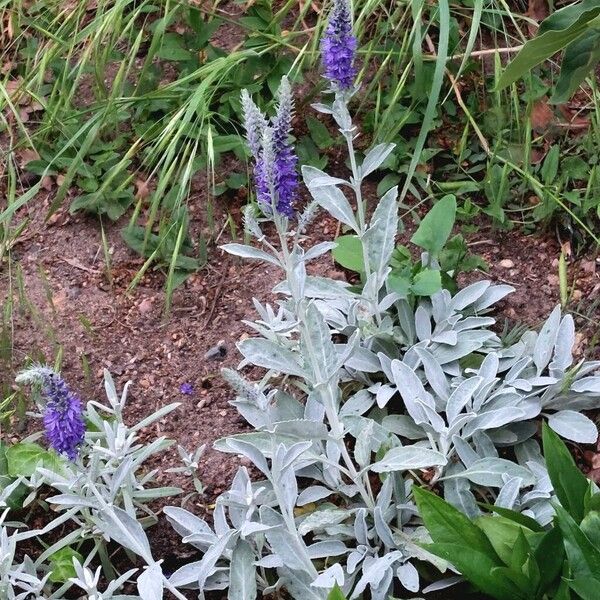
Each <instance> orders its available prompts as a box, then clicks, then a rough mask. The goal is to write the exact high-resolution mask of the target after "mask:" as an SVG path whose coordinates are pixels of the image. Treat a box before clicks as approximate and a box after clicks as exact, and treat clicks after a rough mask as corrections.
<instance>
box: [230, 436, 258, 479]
mask: <svg viewBox="0 0 600 600" xmlns="http://www.w3.org/2000/svg"><path fill="white" fill-rule="evenodd" d="M226 442H227V445H228V447H229V448H230V449H231V450H233V451H234V452H237V453H238V454H242V455H243V456H245V457H246V458H248V459H250V460H251V461H252V463H253V464H254V466H255V467H257V468H258V469H260V470H261V471H262V472H263V473H264V474H265V475H267V476H268V475H269V465H268V464H267V460H266V459H265V457H264V456H263V454H262V453H261V451H260V450H259V449H258V448H257V447H256V446H254V445H253V444H251V443H249V442H246V441H244V440H240V439H235V438H227V440H226Z"/></svg>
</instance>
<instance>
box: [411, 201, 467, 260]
mask: <svg viewBox="0 0 600 600" xmlns="http://www.w3.org/2000/svg"><path fill="white" fill-rule="evenodd" d="M455 219H456V198H455V197H454V196H453V195H452V194H449V195H447V196H444V197H443V198H442V199H441V200H439V201H438V202H437V203H436V204H434V205H433V207H432V208H431V210H430V211H429V212H428V213H427V215H425V218H424V219H423V220H422V221H421V224H420V225H419V228H418V229H417V231H415V233H414V235H413V236H412V238H411V240H410V241H411V242H412V243H413V244H415V245H417V246H419V247H421V248H423V249H424V250H426V251H427V252H429V254H431V256H433V257H436V256H437V255H438V254H439V253H440V251H441V250H442V248H443V247H444V244H445V243H446V241H447V240H448V238H449V237H450V234H451V233H452V227H453V226H454V221H455Z"/></svg>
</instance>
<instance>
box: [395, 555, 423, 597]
mask: <svg viewBox="0 0 600 600" xmlns="http://www.w3.org/2000/svg"><path fill="white" fill-rule="evenodd" d="M396 577H397V578H398V579H399V580H400V583H401V584H402V587H404V589H407V590H408V591H409V592H418V591H419V572H418V571H417V569H416V568H415V566H414V565H413V564H412V563H409V562H405V563H404V564H401V565H400V566H399V567H398V568H397V569H396Z"/></svg>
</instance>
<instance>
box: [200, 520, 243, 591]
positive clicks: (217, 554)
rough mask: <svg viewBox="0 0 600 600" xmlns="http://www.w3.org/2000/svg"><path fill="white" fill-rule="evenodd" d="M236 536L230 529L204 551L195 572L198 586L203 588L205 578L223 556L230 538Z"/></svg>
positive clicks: (212, 571) (210, 573)
mask: <svg viewBox="0 0 600 600" xmlns="http://www.w3.org/2000/svg"><path fill="white" fill-rule="evenodd" d="M237 537H238V534H237V533H236V532H235V531H234V530H231V531H229V532H228V533H226V534H225V535H224V536H222V537H221V538H219V539H218V540H217V541H216V542H215V543H214V544H213V545H212V546H210V548H208V550H207V551H206V552H205V553H204V556H203V557H202V560H201V561H200V564H199V565H198V572H197V581H198V588H199V589H201V590H202V589H204V584H205V583H206V580H207V579H208V578H209V577H210V575H212V574H213V573H214V571H215V568H216V565H217V562H218V561H219V559H220V558H221V557H222V556H223V553H224V552H225V549H226V548H227V546H228V545H229V544H230V542H231V541H232V540H234V539H235V538H237Z"/></svg>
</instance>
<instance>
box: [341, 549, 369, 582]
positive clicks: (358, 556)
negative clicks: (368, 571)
mask: <svg viewBox="0 0 600 600" xmlns="http://www.w3.org/2000/svg"><path fill="white" fill-rule="evenodd" d="M367 550H368V548H367V546H364V545H359V546H358V547H357V548H356V550H355V551H353V552H351V553H350V554H349V555H348V560H347V561H346V571H347V572H348V574H349V575H352V574H353V573H354V571H356V567H358V565H359V564H360V563H361V561H362V560H363V559H364V558H365V556H366V554H367Z"/></svg>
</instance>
